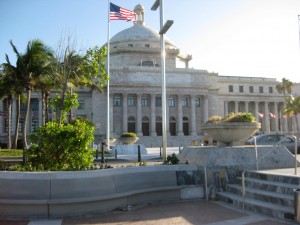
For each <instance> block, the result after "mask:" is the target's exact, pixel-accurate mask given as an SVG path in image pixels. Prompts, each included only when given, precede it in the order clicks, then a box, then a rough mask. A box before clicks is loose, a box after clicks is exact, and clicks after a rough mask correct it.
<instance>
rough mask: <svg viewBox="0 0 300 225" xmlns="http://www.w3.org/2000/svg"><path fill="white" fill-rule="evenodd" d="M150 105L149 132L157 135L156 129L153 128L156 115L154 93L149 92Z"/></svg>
mask: <svg viewBox="0 0 300 225" xmlns="http://www.w3.org/2000/svg"><path fill="white" fill-rule="evenodd" d="M150 103H151V106H150V111H151V119H150V123H151V126H150V133H151V136H157V133H156V129H155V124H156V115H155V95H154V94H151V102H150Z"/></svg>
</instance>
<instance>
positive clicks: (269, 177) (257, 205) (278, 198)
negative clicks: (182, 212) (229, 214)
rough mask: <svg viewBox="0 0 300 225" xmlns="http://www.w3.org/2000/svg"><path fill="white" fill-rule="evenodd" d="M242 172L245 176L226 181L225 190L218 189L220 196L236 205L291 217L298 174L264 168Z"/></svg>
mask: <svg viewBox="0 0 300 225" xmlns="http://www.w3.org/2000/svg"><path fill="white" fill-rule="evenodd" d="M243 174H244V176H243V177H244V179H243V178H242V177H240V178H239V179H238V180H239V183H237V184H227V185H226V191H223V192H217V197H218V199H219V200H221V201H224V202H226V203H228V204H231V205H233V206H234V207H237V208H239V209H243V210H247V211H252V212H256V213H260V214H264V215H268V216H272V217H276V218H280V219H290V220H294V217H295V215H294V214H295V209H294V208H295V202H294V195H295V191H294V190H295V189H298V188H299V182H300V177H297V176H285V175H278V174H271V173H267V172H265V171H261V172H260V171H245V172H244V173H243ZM243 180H244V181H243ZM243 183H244V189H243ZM243 190H244V191H243ZM243 193H244V195H243ZM299 194H300V193H299ZM299 207H300V206H299Z"/></svg>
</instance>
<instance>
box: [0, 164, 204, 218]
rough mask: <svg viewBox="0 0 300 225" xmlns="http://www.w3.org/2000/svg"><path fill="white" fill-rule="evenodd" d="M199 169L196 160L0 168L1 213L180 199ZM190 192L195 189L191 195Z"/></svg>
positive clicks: (60, 213) (45, 214)
mask: <svg viewBox="0 0 300 225" xmlns="http://www.w3.org/2000/svg"><path fill="white" fill-rule="evenodd" d="M201 183H203V173H202V172H201V171H200V170H198V167H197V166H195V165H160V166H146V167H131V168H116V169H105V170H93V171H72V172H0V207H1V210H0V217H27V218H34V217H38V218H49V217H51V218H54V217H64V216H73V215H85V214H94V213H101V212H106V211H112V210H117V209H119V208H121V207H124V206H125V207H126V206H128V205H132V206H134V205H139V204H145V203H149V202H158V201H174V200H175V201H177V200H180V199H182V196H183V195H182V193H186V192H185V191H184V190H186V189H187V188H188V187H190V188H193V187H195V186H196V187H197V190H198V192H197V193H196V195H197V196H190V197H192V198H194V197H203V191H202V192H201V191H200V190H201V189H200V188H199V185H200V184H201ZM192 195H195V194H192Z"/></svg>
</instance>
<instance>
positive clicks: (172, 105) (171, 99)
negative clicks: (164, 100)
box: [169, 97, 175, 107]
mask: <svg viewBox="0 0 300 225" xmlns="http://www.w3.org/2000/svg"><path fill="white" fill-rule="evenodd" d="M169 106H170V107H175V98H174V97H170V98H169Z"/></svg>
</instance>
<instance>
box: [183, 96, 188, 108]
mask: <svg viewBox="0 0 300 225" xmlns="http://www.w3.org/2000/svg"><path fill="white" fill-rule="evenodd" d="M181 104H182V107H188V106H189V104H188V99H187V97H184V98H182V99H181Z"/></svg>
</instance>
